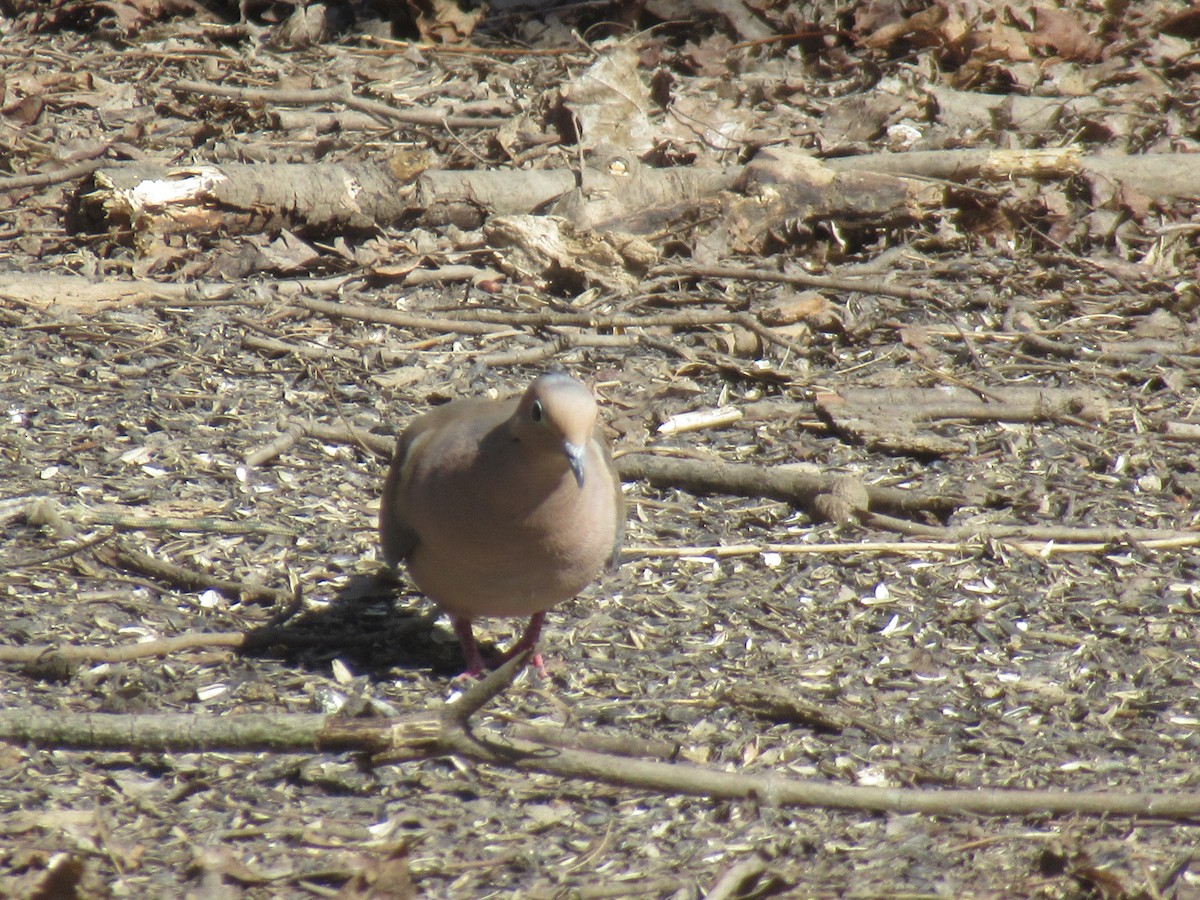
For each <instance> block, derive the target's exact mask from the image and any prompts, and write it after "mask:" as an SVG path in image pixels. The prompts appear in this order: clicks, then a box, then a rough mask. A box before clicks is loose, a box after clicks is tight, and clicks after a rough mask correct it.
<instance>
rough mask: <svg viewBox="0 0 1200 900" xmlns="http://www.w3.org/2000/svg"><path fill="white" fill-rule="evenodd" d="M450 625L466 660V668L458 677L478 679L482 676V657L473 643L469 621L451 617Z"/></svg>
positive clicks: (473, 637)
mask: <svg viewBox="0 0 1200 900" xmlns="http://www.w3.org/2000/svg"><path fill="white" fill-rule="evenodd" d="M450 624H451V625H453V626H454V633H455V634H457V635H458V642H459V643H460V644H462V649H463V656H465V657H466V658H467V668H466V669H464V670H463V672H462V674H461V675H459V676H458V677H459V678H478V677H479V676H480V675H482V674H483V657H482V656H480V655H479V645H478V644H477V643H475V632H473V631H472V630H471V620H470V619H460V618H459V617H458V616H451V617H450Z"/></svg>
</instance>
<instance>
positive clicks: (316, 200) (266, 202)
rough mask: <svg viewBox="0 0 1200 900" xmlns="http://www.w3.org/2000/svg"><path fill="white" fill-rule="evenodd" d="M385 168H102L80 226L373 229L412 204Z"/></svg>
mask: <svg viewBox="0 0 1200 900" xmlns="http://www.w3.org/2000/svg"><path fill="white" fill-rule="evenodd" d="M400 187H401V185H398V183H397V181H396V179H395V178H394V177H393V176H392V175H391V173H390V172H389V171H388V170H387V168H386V167H384V166H382V165H379V164H372V163H341V164H331V163H308V164H295V165H288V164H271V163H255V164H249V165H247V164H240V163H227V164H223V165H194V166H161V165H155V164H144V165H133V166H124V167H122V168H119V169H101V170H98V171H96V172H94V173H92V176H91V178H90V179H89V180H87V181H85V182H84V183H83V185H82V187H81V188H80V190H79V191H78V192H77V194H76V196H75V198H74V200H73V204H72V209H71V212H70V219H71V220H72V222H73V224H74V226H75V227H76V228H86V229H93V230H105V231H108V230H125V229H130V228H132V230H133V231H134V233H135V235H136V236H137V237H138V238H139V239H140V240H143V241H148V240H153V239H156V238H158V237H160V236H162V235H169V234H196V233H200V234H211V233H215V232H217V231H221V232H225V233H230V234H243V233H247V232H258V231H263V230H266V229H269V228H276V229H278V228H289V229H291V230H295V231H299V232H306V231H307V232H317V233H325V232H328V231H332V230H337V231H346V230H355V231H368V230H371V229H374V228H377V227H378V226H379V225H380V224H382V223H391V222H396V221H398V220H399V219H400V218H401V217H402V216H404V215H405V213H406V212H407V211H408V210H409V209H410V207H411V205H412V204H411V202H410V201H409V198H408V196H407V195H408V194H411V189H410V190H408V191H405V190H402V189H398V188H400Z"/></svg>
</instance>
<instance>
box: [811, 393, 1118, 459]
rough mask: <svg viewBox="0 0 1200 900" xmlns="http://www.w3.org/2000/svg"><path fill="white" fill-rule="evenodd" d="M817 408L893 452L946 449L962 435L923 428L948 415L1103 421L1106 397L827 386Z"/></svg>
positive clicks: (842, 430) (955, 447)
mask: <svg viewBox="0 0 1200 900" xmlns="http://www.w3.org/2000/svg"><path fill="white" fill-rule="evenodd" d="M815 401H816V406H817V410H818V411H819V412H820V413H821V415H822V416H824V417H825V419H826V420H827V421H828V422H829V423H830V425H831V427H832V428H833V429H834V430H835V431H837V432H838V433H839V434H841V435H843V436H845V437H848V438H850V439H853V440H855V441H860V442H862V443H863V444H865V445H866V446H868V447H871V448H873V449H878V450H883V451H885V452H891V453H897V452H898V453H915V454H919V455H934V456H940V455H946V454H953V453H962V452H965V451H966V449H967V445H966V443H965V442H963V441H956V440H951V439H949V438H943V437H941V436H939V435H936V434H933V433H931V432H929V431H927V430H922V428H921V426H927V425H930V424H933V423H937V422H944V421H955V420H957V421H961V420H967V421H991V422H1044V421H1072V422H1075V423H1078V422H1079V421H1092V422H1099V421H1104V419H1105V418H1106V417H1107V410H1106V409H1105V408H1104V406H1103V401H1102V400H1101V399H1100V398H1099V397H1098V396H1097V395H1095V394H1094V393H1092V392H1089V391H1085V390H1080V389H1077V390H1060V389H1052V388H995V389H991V388H989V389H988V390H987V392H986V396H984V397H980V396H979V392H975V391H971V390H969V389H967V388H962V387H938V388H855V389H847V390H842V391H839V392H837V393H831V392H825V393H821V394H818V395H817V396H816V398H815Z"/></svg>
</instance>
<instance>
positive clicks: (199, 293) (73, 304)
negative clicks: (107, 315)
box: [0, 272, 234, 316]
mask: <svg viewBox="0 0 1200 900" xmlns="http://www.w3.org/2000/svg"><path fill="white" fill-rule="evenodd" d="M233 290H234V288H232V287H230V286H229V285H228V284H217V283H215V282H213V283H210V284H207V285H203V286H199V285H187V284H171V283H160V282H156V281H146V280H144V279H137V280H134V281H116V280H112V279H106V280H104V281H91V280H89V279H87V278H84V277H82V276H80V275H47V274H42V273H29V272H22V273H20V274H19V275H15V274H11V273H10V274H0V303H2V302H5V301H7V302H9V303H13V304H16V305H19V306H26V307H30V308H33V309H42V310H46V309H52V308H54V307H57V306H61V307H63V308H64V309H70V310H71V311H72V312H75V313H78V314H79V315H84V316H86V315H94V314H95V313H97V312H101V311H103V310H106V309H114V308H117V307H122V306H138V305H140V304H143V303H150V302H153V301H156V300H169V301H186V300H189V299H194V300H199V301H201V302H206V301H211V300H215V299H220V298H224V297H228V296H229V295H230V294H231V293H232V292H233Z"/></svg>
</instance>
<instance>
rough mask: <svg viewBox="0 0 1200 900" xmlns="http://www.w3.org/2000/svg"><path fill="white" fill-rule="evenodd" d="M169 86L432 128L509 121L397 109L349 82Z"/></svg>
mask: <svg viewBox="0 0 1200 900" xmlns="http://www.w3.org/2000/svg"><path fill="white" fill-rule="evenodd" d="M171 87H172V88H173V89H174V90H176V91H179V92H180V93H188V94H202V95H207V96H210V97H229V98H230V99H233V100H238V101H240V102H242V103H247V104H252V105H255V106H264V107H275V106H279V105H283V104H288V105H297V106H315V105H317V104H322V103H340V104H341V105H342V106H345V107H346V108H348V109H357V110H358V111H359V112H364V113H366V114H367V115H369V116H372V117H374V118H375V119H378V120H379V121H380V122H389V121H390V122H400V123H401V124H404V125H424V126H428V127H434V128H437V127H442V128H502V127H504V126H505V125H507V124H509V122H510V121H511V119H510V118H509V117H494V116H492V117H484V116H462V115H452V114H450V113H446V112H441V111H439V110H436V109H413V108H411V107H409V108H405V109H399V108H397V107H394V106H390V105H388V104H387V103H383V102H381V101H379V100H371V99H369V98H365V97H359V96H358V95H357V94H355V93H354V91H353V90H352V89H351V87H350V85H349V84H338V85H335V86H333V87H327V88H319V89H313V90H293V89H286V88H248V87H236V86H234V85H228V84H213V83H211V82H205V81H190V80H188V79H180V80H179V81H176V82H175V83H174V84H173V85H172V86H171Z"/></svg>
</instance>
